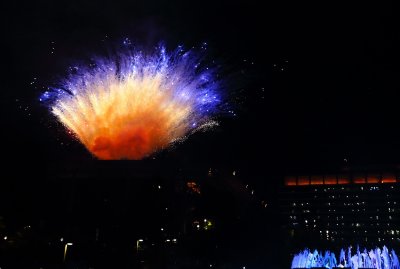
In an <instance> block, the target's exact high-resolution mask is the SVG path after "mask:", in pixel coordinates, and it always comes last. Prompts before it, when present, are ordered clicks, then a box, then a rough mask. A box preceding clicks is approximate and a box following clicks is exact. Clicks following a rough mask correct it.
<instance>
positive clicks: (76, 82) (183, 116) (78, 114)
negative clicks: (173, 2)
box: [40, 47, 221, 160]
mask: <svg viewBox="0 0 400 269" xmlns="http://www.w3.org/2000/svg"><path fill="white" fill-rule="evenodd" d="M201 66H202V63H201V58H199V57H198V56H196V55H195V53H194V52H193V51H184V50H182V49H181V48H178V49H177V50H176V51H174V52H171V53H168V52H166V50H165V48H164V47H160V48H158V49H157V51H156V53H154V55H150V56H149V55H145V54H143V53H141V52H130V53H125V54H121V55H118V56H116V57H115V59H111V60H110V59H97V60H95V61H94V63H92V64H90V66H89V67H86V68H85V67H83V68H82V67H79V68H78V67H77V68H75V74H73V75H71V76H70V77H69V78H67V79H66V80H65V81H63V82H62V85H61V86H60V87H58V88H56V89H53V90H51V91H48V92H45V93H44V94H43V95H42V96H41V98H40V100H41V101H42V102H47V101H51V102H50V103H49V104H50V108H51V112H52V113H53V114H54V115H55V116H56V117H57V119H58V120H59V121H60V122H61V123H62V124H63V125H64V126H65V127H66V128H67V129H68V130H70V131H71V132H72V133H73V134H74V135H75V136H76V138H77V139H78V140H79V141H80V142H81V143H82V144H83V145H85V147H86V148H87V149H88V150H89V151H90V152H91V153H92V154H93V155H94V156H96V157H97V158H99V159H104V160H115V159H132V160H139V159H142V158H145V157H148V156H149V155H151V154H153V153H155V152H157V151H159V150H161V149H164V148H166V147H168V146H170V145H171V144H173V143H174V142H176V141H180V140H182V139H184V138H185V137H187V136H188V135H189V134H192V133H194V132H196V131H198V130H200V129H202V128H205V127H208V126H212V125H213V124H215V123H216V122H215V121H214V120H213V119H212V117H213V116H214V115H215V114H216V112H217V110H218V109H217V108H218V106H219V105H220V103H221V100H220V96H219V94H218V91H219V87H220V86H219V83H218V81H217V80H215V74H214V73H215V72H214V70H212V69H209V68H202V67H201Z"/></svg>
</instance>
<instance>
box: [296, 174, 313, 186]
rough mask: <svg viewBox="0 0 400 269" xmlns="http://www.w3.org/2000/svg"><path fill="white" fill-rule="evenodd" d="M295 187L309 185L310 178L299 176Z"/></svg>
mask: <svg viewBox="0 0 400 269" xmlns="http://www.w3.org/2000/svg"><path fill="white" fill-rule="evenodd" d="M297 185H299V186H304V185H310V177H308V176H300V177H299V178H298V181H297Z"/></svg>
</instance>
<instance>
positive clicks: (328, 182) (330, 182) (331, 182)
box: [324, 175, 337, 185]
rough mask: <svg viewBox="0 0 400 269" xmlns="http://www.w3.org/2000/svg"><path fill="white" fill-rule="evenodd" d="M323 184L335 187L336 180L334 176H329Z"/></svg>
mask: <svg viewBox="0 0 400 269" xmlns="http://www.w3.org/2000/svg"><path fill="white" fill-rule="evenodd" d="M324 182H325V184H326V185H335V184H337V178H336V176H332V175H329V176H326V177H325V180H324Z"/></svg>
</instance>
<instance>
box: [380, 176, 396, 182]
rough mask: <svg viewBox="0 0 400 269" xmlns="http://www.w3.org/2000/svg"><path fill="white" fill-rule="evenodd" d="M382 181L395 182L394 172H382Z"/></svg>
mask: <svg viewBox="0 0 400 269" xmlns="http://www.w3.org/2000/svg"><path fill="white" fill-rule="evenodd" d="M382 183H396V176H395V175H394V174H383V175H382Z"/></svg>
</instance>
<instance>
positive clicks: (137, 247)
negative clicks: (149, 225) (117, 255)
mask: <svg viewBox="0 0 400 269" xmlns="http://www.w3.org/2000/svg"><path fill="white" fill-rule="evenodd" d="M140 242H143V239H138V240H136V252H137V253H139V243H140Z"/></svg>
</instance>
